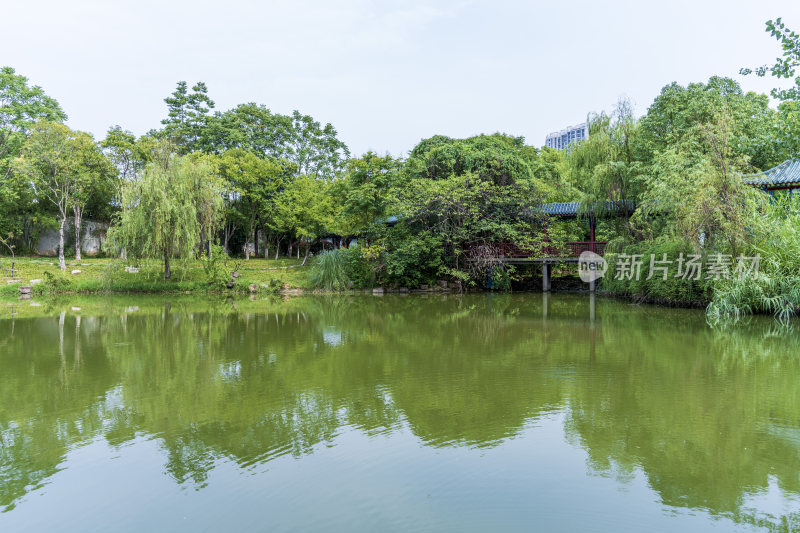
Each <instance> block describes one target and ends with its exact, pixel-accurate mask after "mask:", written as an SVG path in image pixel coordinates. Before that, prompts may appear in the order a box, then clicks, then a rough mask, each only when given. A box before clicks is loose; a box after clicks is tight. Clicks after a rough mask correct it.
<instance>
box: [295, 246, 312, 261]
mask: <svg viewBox="0 0 800 533" xmlns="http://www.w3.org/2000/svg"><path fill="white" fill-rule="evenodd" d="M309 250H311V243H308V245H307V246H306V256H305V257H304V258H303V263H302V266H305V264H306V261H308V251H309ZM297 252H298V254H299V253H300V247H299V246H298V247H297ZM297 258H298V259H300V255H298V256H297Z"/></svg>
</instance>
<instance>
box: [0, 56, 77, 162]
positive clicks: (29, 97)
mask: <svg viewBox="0 0 800 533" xmlns="http://www.w3.org/2000/svg"><path fill="white" fill-rule="evenodd" d="M38 120H47V121H50V122H63V121H65V120H67V115H66V114H65V113H64V112H63V111H62V110H61V106H60V105H59V104H58V102H57V101H56V100H55V99H53V98H51V97H49V96H47V95H46V94H45V92H44V90H42V88H41V87H39V86H38V85H33V86H29V85H28V78H26V77H24V76H20V75H19V74H16V73H15V71H14V69H13V68H11V67H2V68H0V165H3V166H2V167H0V171H2V174H3V175H4V177H8V173H9V172H10V165H8V164H7V162H8V159H9V158H13V157H15V156H16V155H17V153H18V151H19V149H20V148H21V146H22V143H23V142H24V140H25V134H26V133H27V131H28V129H29V128H30V127H31V126H32V125H33V124H34V122H36V121H38ZM4 162H5V163H6V164H4Z"/></svg>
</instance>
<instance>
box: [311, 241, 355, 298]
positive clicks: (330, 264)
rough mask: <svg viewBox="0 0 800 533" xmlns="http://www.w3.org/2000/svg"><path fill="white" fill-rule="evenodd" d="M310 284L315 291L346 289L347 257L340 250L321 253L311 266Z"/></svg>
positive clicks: (347, 280) (348, 279) (348, 284)
mask: <svg viewBox="0 0 800 533" xmlns="http://www.w3.org/2000/svg"><path fill="white" fill-rule="evenodd" d="M309 275H310V279H311V284H312V286H313V287H314V288H316V289H326V290H329V291H335V290H342V289H346V288H348V287H349V286H350V285H351V283H350V278H349V277H348V275H347V257H345V253H344V252H343V251H342V250H329V251H326V252H322V253H321V254H320V255H319V256H318V257H317V258H316V259H315V260H314V262H313V263H312V264H311V272H310V273H309Z"/></svg>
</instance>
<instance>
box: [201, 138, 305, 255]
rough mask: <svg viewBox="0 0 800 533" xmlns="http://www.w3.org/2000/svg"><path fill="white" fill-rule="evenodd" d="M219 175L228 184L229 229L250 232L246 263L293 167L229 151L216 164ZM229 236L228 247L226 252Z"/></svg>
mask: <svg viewBox="0 0 800 533" xmlns="http://www.w3.org/2000/svg"><path fill="white" fill-rule="evenodd" d="M217 165H218V170H219V174H220V175H221V176H222V178H223V179H224V180H225V182H226V184H227V193H226V196H227V202H228V205H229V206H230V209H228V210H227V213H226V218H227V219H229V220H226V225H228V226H235V225H239V226H241V227H243V228H244V229H245V230H246V232H247V240H246V242H245V248H244V250H245V251H244V253H245V259H250V248H251V245H254V243H255V242H256V230H257V229H258V225H259V221H260V218H261V217H262V216H264V215H265V214H266V215H268V214H269V212H270V211H271V210H272V209H273V208H274V205H275V202H276V199H277V196H278V194H279V193H280V191H281V190H282V189H283V187H284V184H285V182H286V178H287V177H288V174H290V173H291V168H292V165H291V164H290V163H288V162H287V161H285V160H283V161H281V160H275V159H272V158H261V157H258V156H256V155H255V154H254V153H252V152H247V151H245V150H242V149H233V150H228V151H227V152H225V153H223V154H222V155H221V156H220V157H219V158H218V160H217ZM227 240H228V234H227V233H226V238H225V247H226V249H227Z"/></svg>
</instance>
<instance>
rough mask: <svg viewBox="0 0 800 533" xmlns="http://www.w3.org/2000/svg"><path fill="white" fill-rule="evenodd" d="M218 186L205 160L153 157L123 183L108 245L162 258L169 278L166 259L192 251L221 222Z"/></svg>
mask: <svg viewBox="0 0 800 533" xmlns="http://www.w3.org/2000/svg"><path fill="white" fill-rule="evenodd" d="M222 190H223V185H222V183H221V181H220V179H219V178H218V177H217V175H216V174H215V173H214V172H213V169H212V168H211V167H210V166H209V165H208V164H207V163H206V162H205V161H203V160H201V159H197V158H190V157H180V156H177V155H174V154H166V155H164V156H163V157H156V158H155V160H154V162H152V163H150V164H149V165H148V166H147V168H146V169H145V171H144V173H143V174H142V178H141V179H140V180H139V181H136V182H128V183H126V184H125V185H124V187H123V189H122V206H123V208H122V214H121V216H120V219H119V222H118V224H117V225H115V226H114V227H113V228H112V229H111V231H110V232H109V243H110V244H109V245H110V246H111V247H113V248H114V249H117V250H119V249H125V250H126V253H127V254H128V256H129V257H131V256H132V257H149V258H161V259H163V261H164V279H166V280H168V279H170V276H171V269H170V261H171V260H172V259H174V258H189V257H192V256H193V254H194V253H195V252H196V250H197V247H198V244H199V242H200V240H201V238H202V236H203V235H204V234H205V235H210V234H213V232H214V231H215V230H216V229H217V228H218V227H219V223H220V218H221V214H222V207H223V206H222Z"/></svg>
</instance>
